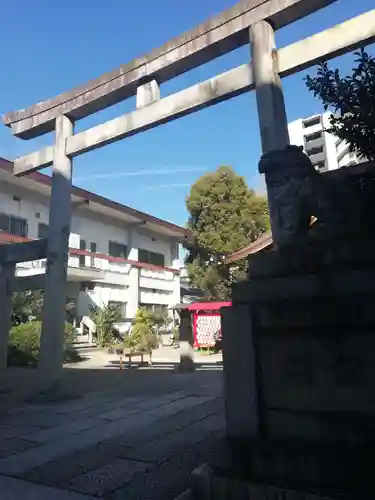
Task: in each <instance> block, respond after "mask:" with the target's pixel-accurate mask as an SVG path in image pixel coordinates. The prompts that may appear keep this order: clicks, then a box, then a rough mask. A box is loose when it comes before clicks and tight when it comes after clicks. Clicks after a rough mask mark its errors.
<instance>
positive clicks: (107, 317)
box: [90, 304, 121, 347]
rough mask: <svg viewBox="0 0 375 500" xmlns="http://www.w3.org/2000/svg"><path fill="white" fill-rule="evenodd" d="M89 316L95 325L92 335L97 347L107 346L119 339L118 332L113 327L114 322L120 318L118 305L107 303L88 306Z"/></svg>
mask: <svg viewBox="0 0 375 500" xmlns="http://www.w3.org/2000/svg"><path fill="white" fill-rule="evenodd" d="M90 318H91V319H92V321H93V322H94V323H95V325H96V332H95V334H94V337H95V340H96V343H97V345H98V346H99V347H108V346H110V345H111V344H112V343H113V342H114V341H116V340H117V339H119V337H120V334H119V332H118V330H117V328H115V323H117V322H118V321H119V320H120V318H121V312H120V308H119V307H118V306H116V305H114V304H107V305H103V306H102V307H99V306H90Z"/></svg>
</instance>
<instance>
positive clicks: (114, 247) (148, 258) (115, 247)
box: [79, 240, 165, 267]
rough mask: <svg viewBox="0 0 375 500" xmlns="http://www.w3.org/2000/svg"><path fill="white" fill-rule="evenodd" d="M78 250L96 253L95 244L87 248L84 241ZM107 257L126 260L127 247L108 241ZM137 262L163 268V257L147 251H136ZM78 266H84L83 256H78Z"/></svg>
mask: <svg viewBox="0 0 375 500" xmlns="http://www.w3.org/2000/svg"><path fill="white" fill-rule="evenodd" d="M80 250H89V251H90V252H93V253H95V252H96V243H94V242H91V243H90V247H89V248H87V245H86V241H85V240H81V241H80ZM108 255H110V256H111V257H119V258H121V259H127V258H128V247H127V245H124V244H123V243H118V242H117V241H110V242H109V244H108ZM138 261H139V262H143V263H145V264H153V265H155V266H161V267H164V266H165V256H164V255H163V254H161V253H157V252H151V251H149V250H143V249H141V248H140V249H139V250H138ZM79 262H80V266H85V262H86V257H85V255H80V257H79Z"/></svg>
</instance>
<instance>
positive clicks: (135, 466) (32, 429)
mask: <svg viewBox="0 0 375 500" xmlns="http://www.w3.org/2000/svg"><path fill="white" fill-rule="evenodd" d="M78 371H79V370H71V371H70V373H68V375H70V377H72V376H73V375H72V373H73V372H74V376H77V372H78ZM108 371H109V372H111V370H108ZM111 373H112V374H113V375H114V376H115V378H113V379H112V383H111V384H109V383H108V374H107V371H103V370H101V372H100V373H99V375H98V373H93V374H91V375H92V376H94V379H95V380H96V381H97V383H98V387H97V389H98V390H97V391H96V392H95V391H92V392H90V393H88V394H87V395H86V396H84V397H81V398H77V399H74V400H68V401H64V402H58V403H53V404H52V403H47V404H35V403H33V404H32V403H27V404H25V405H23V406H20V407H18V408H13V409H8V412H7V415H6V416H3V419H2V425H1V428H0V498H1V499H2V500H15V499H17V500H19V499H21V498H22V500H37V499H43V500H47V499H49V498H51V499H57V500H65V499H69V500H84V499H86V500H89V499H90V498H91V499H93V498H106V499H108V500H122V499H124V500H125V499H126V500H133V499H137V500H141V499H142V500H147V499H154V500H159V499H160V500H161V499H163V500H167V499H169V498H175V497H176V496H177V495H178V494H180V493H181V492H182V491H183V490H184V489H186V488H187V487H188V485H189V476H190V472H191V471H192V470H193V469H194V468H195V467H197V466H198V465H199V464H201V463H202V462H205V461H209V460H211V459H212V457H213V454H214V453H215V449H216V446H217V443H218V441H219V440H220V438H221V437H222V436H223V432H224V411H223V400H222V394H221V383H222V373H221V371H218V370H216V371H206V372H205V371H198V372H196V373H194V374H188V375H182V374H173V373H172V372H166V371H160V370H157V369H155V370H153V369H149V370H144V371H143V370H135V371H133V372H131V371H128V372H126V371H124V372H120V373H119V370H116V373H114V372H113V371H112V372H111ZM103 376H104V378H105V379H106V385H105V387H104V388H101V387H100V383H99V381H100V380H101V377H102V378H103ZM81 378H82V372H81ZM74 380H76V381H77V380H78V379H77V378H75V379H74V378H73V379H72V378H69V377H67V378H66V380H65V382H67V381H70V382H72V381H74ZM113 381H115V384H114V382H113ZM139 381H141V382H139ZM132 382H134V383H132ZM130 386H131V388H130Z"/></svg>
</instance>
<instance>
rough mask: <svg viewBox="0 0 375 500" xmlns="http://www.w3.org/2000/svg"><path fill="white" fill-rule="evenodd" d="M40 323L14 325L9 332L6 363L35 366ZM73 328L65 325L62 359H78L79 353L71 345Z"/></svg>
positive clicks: (73, 334) (38, 345)
mask: <svg viewBox="0 0 375 500" xmlns="http://www.w3.org/2000/svg"><path fill="white" fill-rule="evenodd" d="M41 329H42V323H41V322H40V321H31V322H29V323H22V324H20V325H17V326H14V327H13V328H12V329H11V330H10V332H9V341H8V365H12V366H37V365H38V361H39V353H40V336H41ZM74 338H75V329H74V327H73V325H71V324H70V323H66V326H65V346H64V360H65V361H78V360H80V359H81V358H80V356H79V354H78V353H77V352H76V351H75V349H74V348H73V347H72V345H71V344H72V342H73V341H74Z"/></svg>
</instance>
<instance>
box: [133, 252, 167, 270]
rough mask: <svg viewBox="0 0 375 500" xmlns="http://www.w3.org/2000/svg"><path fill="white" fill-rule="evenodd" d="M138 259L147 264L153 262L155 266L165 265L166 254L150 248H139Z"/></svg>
mask: <svg viewBox="0 0 375 500" xmlns="http://www.w3.org/2000/svg"><path fill="white" fill-rule="evenodd" d="M138 260H139V262H143V263H145V264H153V265H154V266H161V267H164V266H165V256H164V255H163V254H162V253H156V252H150V251H149V250H142V249H139V250H138Z"/></svg>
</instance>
